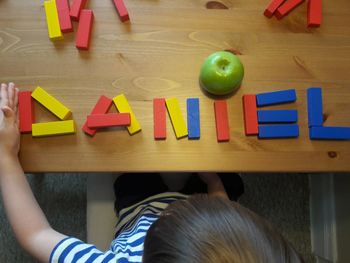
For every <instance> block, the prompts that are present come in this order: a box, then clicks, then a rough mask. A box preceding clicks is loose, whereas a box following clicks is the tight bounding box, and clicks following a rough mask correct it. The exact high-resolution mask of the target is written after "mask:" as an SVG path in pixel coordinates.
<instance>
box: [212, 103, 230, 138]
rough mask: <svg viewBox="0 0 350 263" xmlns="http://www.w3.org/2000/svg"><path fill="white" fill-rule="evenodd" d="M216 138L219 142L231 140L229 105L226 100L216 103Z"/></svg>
mask: <svg viewBox="0 0 350 263" xmlns="http://www.w3.org/2000/svg"><path fill="white" fill-rule="evenodd" d="M214 110H215V122H216V136H217V139H218V141H219V142H225V141H229V140H230V127H229V121H228V111H227V103H226V101H225V100H217V101H215V102H214Z"/></svg>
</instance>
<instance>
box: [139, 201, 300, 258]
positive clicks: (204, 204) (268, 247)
mask: <svg viewBox="0 0 350 263" xmlns="http://www.w3.org/2000/svg"><path fill="white" fill-rule="evenodd" d="M186 262H191V263H209V262H210V263H214V262H215V263H224V262H227V263H240V262H242V263H251V262H254V263H255V262H259V263H264V262H266V263H272V262H277V263H284V262H289V263H294V262H298V263H299V262H303V260H302V259H301V257H300V256H299V255H298V254H297V252H296V251H295V250H294V249H293V247H292V246H291V245H290V244H289V243H288V242H287V241H286V240H285V239H284V238H283V237H282V236H281V235H280V234H279V233H278V232H277V231H276V230H275V229H274V228H273V227H272V226H271V225H270V224H269V223H268V222H267V221H265V220H264V219H262V218H261V217H260V216H258V215H257V214H255V213H254V212H252V211H250V210H248V209H246V208H244V207H242V206H240V205H239V204H237V203H234V202H231V201H229V200H226V199H223V198H219V197H216V198H215V197H208V196H207V195H197V196H193V197H190V198H189V199H188V200H186V201H177V202H174V203H172V204H171V205H169V207H168V208H167V209H166V210H165V211H164V212H163V214H162V216H161V217H160V218H159V219H158V220H157V221H156V222H155V223H154V224H153V225H152V226H151V228H150V229H149V231H148V233H147V236H146V240H145V243H144V255H143V263H186Z"/></svg>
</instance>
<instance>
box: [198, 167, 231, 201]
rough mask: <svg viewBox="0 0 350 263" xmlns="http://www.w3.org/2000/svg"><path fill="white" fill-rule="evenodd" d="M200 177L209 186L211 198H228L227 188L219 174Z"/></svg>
mask: <svg viewBox="0 0 350 263" xmlns="http://www.w3.org/2000/svg"><path fill="white" fill-rule="evenodd" d="M198 176H199V177H200V178H201V179H202V181H203V182H204V183H206V184H207V187H208V194H209V195H210V196H220V197H223V198H227V199H228V196H227V193H226V190H225V187H224V185H223V183H222V181H221V179H220V177H219V176H218V174H217V173H199V174H198Z"/></svg>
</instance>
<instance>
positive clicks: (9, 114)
mask: <svg viewBox="0 0 350 263" xmlns="http://www.w3.org/2000/svg"><path fill="white" fill-rule="evenodd" d="M1 110H2V112H3V113H4V115H5V117H6V118H12V117H13V116H14V112H13V110H12V109H11V108H10V107H9V106H4V107H2V108H1Z"/></svg>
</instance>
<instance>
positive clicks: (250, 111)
mask: <svg viewBox="0 0 350 263" xmlns="http://www.w3.org/2000/svg"><path fill="white" fill-rule="evenodd" d="M243 115H244V128H245V134H246V135H257V134H259V128H258V112H257V106H256V95H253V94H251V95H244V96H243Z"/></svg>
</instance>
